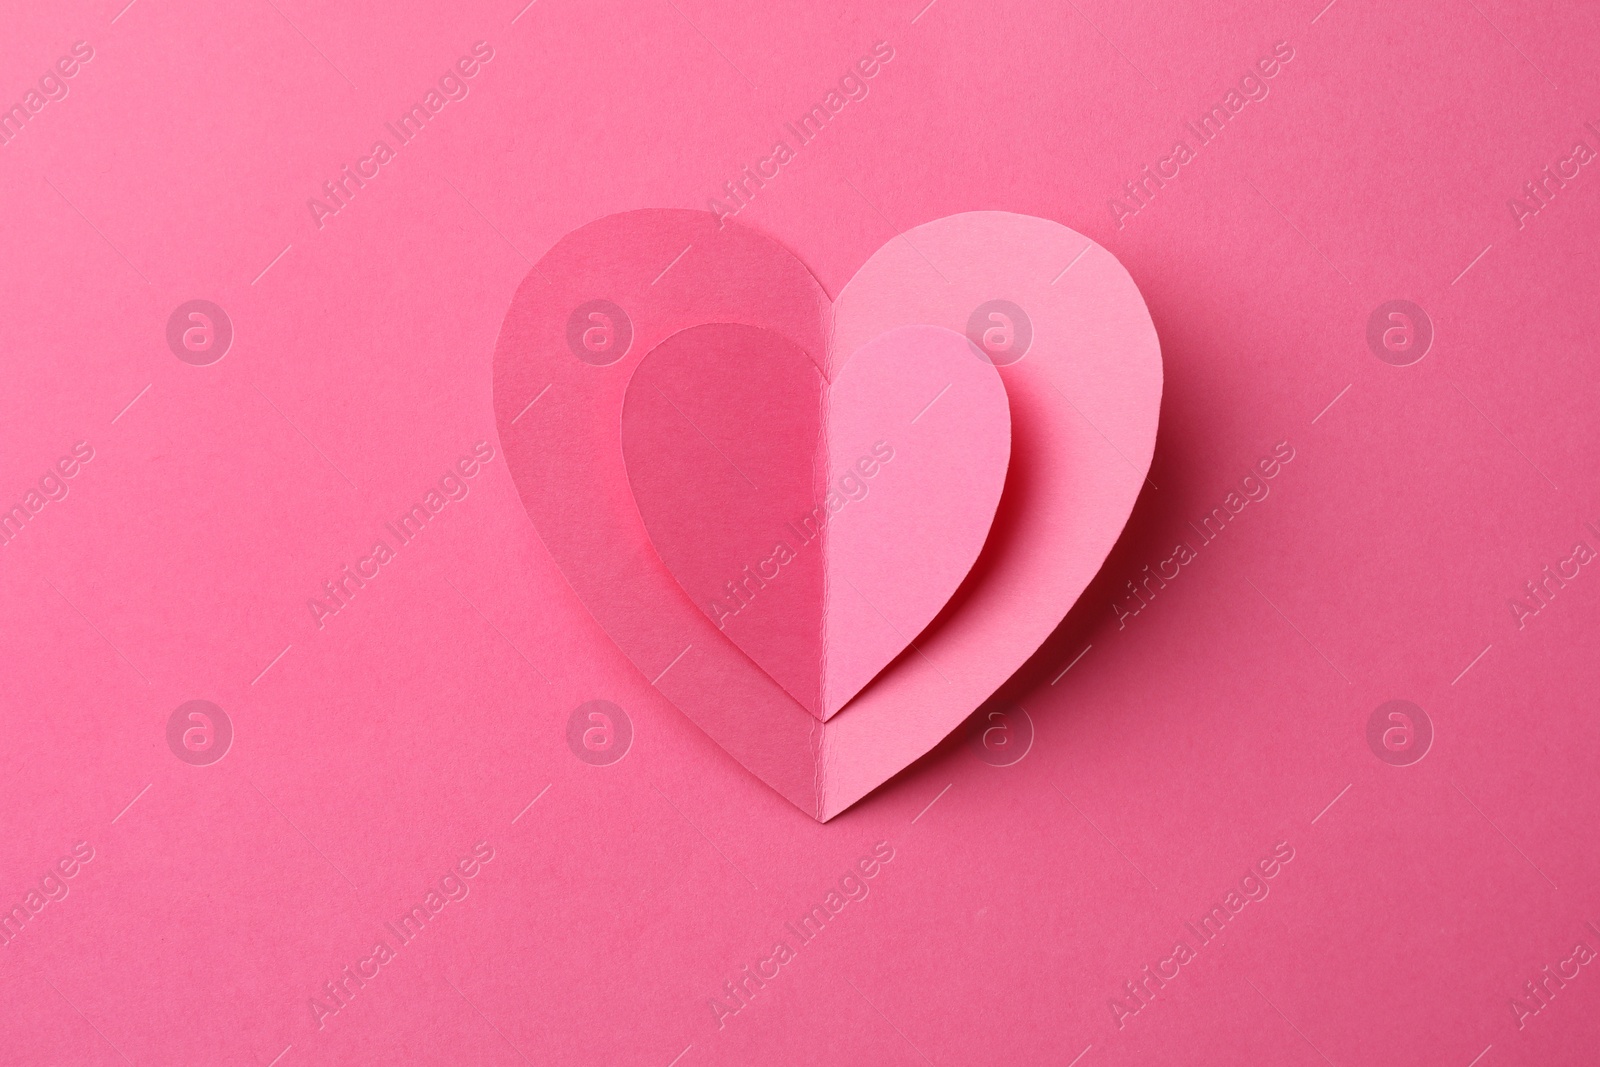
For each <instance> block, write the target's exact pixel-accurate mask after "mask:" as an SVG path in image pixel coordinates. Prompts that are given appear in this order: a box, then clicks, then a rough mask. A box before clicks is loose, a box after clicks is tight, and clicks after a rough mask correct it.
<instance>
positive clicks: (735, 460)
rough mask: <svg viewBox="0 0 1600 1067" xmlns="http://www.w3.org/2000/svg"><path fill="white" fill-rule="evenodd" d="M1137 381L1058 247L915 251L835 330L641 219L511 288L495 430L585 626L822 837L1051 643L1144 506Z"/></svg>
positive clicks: (1119, 301)
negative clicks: (1138, 501) (591, 624)
mask: <svg viewBox="0 0 1600 1067" xmlns="http://www.w3.org/2000/svg"><path fill="white" fill-rule="evenodd" d="M1161 381H1162V379H1161V358H1160V349H1159V345H1158V343H1157V340H1156V335H1155V329H1154V327H1153V325H1152V323H1151V321H1150V316H1149V313H1148V311H1147V310H1146V308H1145V305H1144V302H1143V300H1142V299H1141V298H1140V296H1139V292H1138V289H1137V288H1136V287H1135V285H1134V284H1133V281H1132V279H1131V278H1130V277H1129V276H1128V274H1127V272H1126V271H1125V270H1124V269H1123V268H1122V266H1121V265H1120V264H1119V263H1118V262H1117V261H1116V259H1115V258H1114V257H1113V256H1111V255H1110V253H1108V252H1106V251H1105V250H1104V249H1103V248H1100V247H1099V246H1097V245H1095V244H1094V243H1093V242H1091V241H1089V240H1088V239H1087V238H1085V237H1083V236H1081V235H1080V234H1078V233H1076V232H1074V231H1072V230H1070V229H1067V228H1066V227H1064V226H1060V225H1058V224H1056V223H1052V222H1049V221H1046V220H1043V219H1037V218H1030V217H1027V216H1021V215H1013V214H1008V213H1004V212H972V213H968V214H962V215H955V216H951V217H949V218H944V219H939V220H937V221H935V222H930V223H927V224H925V225H922V226H919V227H916V228H915V229H912V230H910V231H907V232H906V233H905V234H904V235H903V236H901V237H897V238H895V239H894V240H892V241H891V242H889V243H888V244H887V245H885V246H884V247H883V248H881V249H879V250H878V252H876V253H875V254H874V255H873V256H872V258H871V259H869V260H868V261H867V263H866V264H865V265H864V266H863V267H862V268H861V270H860V271H859V272H858V273H857V274H856V276H855V277H854V278H853V279H852V280H851V281H850V282H849V283H848V284H847V285H846V286H845V288H844V290H843V291H842V292H841V293H840V294H839V296H838V298H837V299H836V300H834V301H831V302H830V301H829V299H828V297H827V295H826V294H825V293H824V292H823V291H822V289H821V287H820V286H819V285H818V284H817V282H816V280H815V279H814V278H812V276H811V275H810V273H809V272H808V271H807V270H806V268H805V267H804V265H803V264H801V263H800V261H799V260H798V259H796V258H795V257H794V256H793V255H792V254H791V253H790V252H788V251H787V250H786V249H785V248H783V247H782V246H781V245H779V244H777V243H776V242H773V241H771V240H770V239H768V238H765V237H762V236H761V235H759V234H757V233H754V232H753V231H750V230H748V229H745V228H742V227H740V226H738V225H736V224H731V223H730V224H725V225H722V226H719V225H718V223H717V220H716V219H715V218H714V217H713V216H711V215H709V214H706V213H701V212H694V211H676V210H647V211H635V212H628V213H625V214H621V215H614V216H610V217H608V218H604V219H601V220H599V221H597V222H594V223H591V224H590V225H588V226H585V227H583V228H582V229H579V230H577V231H575V232H573V233H571V234H569V235H568V236H567V237H565V238H563V239H562V240H561V241H560V242H559V243H557V245H556V246H555V247H554V248H552V249H551V250H550V251H549V253H547V254H546V255H545V256H544V258H543V259H541V260H540V261H539V263H538V264H537V265H536V266H535V268H534V269H533V270H532V271H530V272H529V274H528V277H527V278H526V279H525V280H524V282H523V283H522V285H521V286H520V287H519V288H518V290H517V293H516V295H515V296H514V298H513V300H512V304H511V308H510V310H509V311H508V312H507V314H506V318H505V321H504V323H503V324H502V327H501V333H500V338H499V341H498V344H497V347H496V352H495V415H496V421H497V424H498V428H499V433H500V438H501V442H502V445H503V448H504V450H505V453H506V457H507V463H508V467H509V469H510V470H511V473H512V476H513V478H514V480H515V482H516V485H517V488H518V491H519V493H520V494H521V498H522V501H523V504H524V506H525V507H526V508H527V510H528V514H529V516H530V518H531V519H532V520H533V523H534V526H535V527H536V529H537V530H538V532H539V534H540V536H541V538H542V539H543V540H544V542H545V544H546V546H547V547H548V548H549V550H550V552H551V554H552V556H553V557H554V559H555V561H556V563H557V565H558V566H559V567H560V568H561V571H562V573H563V574H564V575H565V576H566V578H567V580H568V582H569V583H570V584H571V586H572V588H573V590H574V591H575V592H576V593H577V595H578V597H579V598H580V599H581V600H582V601H583V603H584V604H585V605H586V606H587V607H588V609H589V611H590V613H591V614H592V615H593V616H594V617H595V619H596V621H597V622H599V624H600V625H601V626H602V628H604V629H605V631H606V632H607V634H608V635H609V636H610V637H611V638H612V640H613V641H615V642H616V643H617V645H618V646H619V647H620V648H621V649H622V651H623V652H624V653H625V654H626V655H627V656H628V658H629V659H630V660H631V661H632V662H633V663H634V664H635V666H637V667H638V668H639V670H640V671H641V672H642V673H643V674H644V676H645V677H646V678H647V679H650V680H651V681H652V682H653V684H654V685H655V686H656V687H657V688H658V689H659V690H660V691H661V692H662V693H663V694H664V695H666V696H667V697H668V699H670V700H671V701H672V702H673V703H674V704H675V705H676V706H677V707H678V708H679V709H680V710H682V711H683V713H684V714H685V715H687V716H688V717H689V718H690V719H691V720H692V721H693V722H695V723H696V724H697V725H698V726H699V727H700V728H701V729H702V730H704V731H705V732H706V733H707V734H708V735H709V736H710V737H712V739H714V740H715V741H716V742H717V743H718V744H719V745H721V746H722V747H723V748H724V749H725V750H726V751H727V752H728V753H729V754H730V755H732V756H733V757H734V758H735V759H737V760H738V761H739V762H740V763H742V764H743V765H744V766H745V767H746V768H747V769H749V770H750V771H751V772H752V773H754V774H755V775H757V776H758V777H759V778H761V779H762V780H763V781H765V782H766V783H767V784H768V785H770V786H771V787H772V788H773V789H775V790H777V791H778V792H779V793H781V794H782V795H783V796H785V797H786V798H788V799H789V800H790V801H791V802H793V803H794V804H795V805H796V806H798V807H799V808H801V810H803V811H805V812H806V813H807V814H809V815H811V816H812V817H814V818H816V819H819V820H827V819H829V818H832V817H833V816H834V815H836V814H838V813H839V812H840V811H843V810H844V809H845V808H847V807H848V806H850V805H851V804H853V803H854V802H855V801H857V800H859V799H860V798H861V797H862V796H864V795H866V794H867V793H868V792H870V791H871V790H872V789H873V788H875V787H876V786H878V785H879V784H881V783H882V782H884V781H885V780H887V779H888V778H889V777H891V776H892V775H894V774H895V773H896V772H897V771H899V770H901V769H902V768H904V767H905V766H906V765H907V764H909V763H910V762H912V761H913V760H915V759H916V758H917V757H918V756H920V755H922V754H923V753H925V752H927V751H928V750H929V749H930V748H932V747H933V746H934V745H935V744H937V743H938V741H939V740H940V739H941V738H943V737H944V736H945V735H946V734H948V733H949V732H950V731H951V730H952V729H954V728H955V727H956V726H958V725H959V724H960V723H961V722H962V721H963V720H964V719H965V718H966V717H967V716H968V715H969V714H971V712H972V711H973V710H974V709H975V708H977V707H978V705H979V704H981V703H982V702H983V701H984V700H985V699H986V698H987V697H988V696H989V695H990V694H991V693H993V692H994V690H995V689H996V688H998V687H999V686H1000V685H1001V684H1002V683H1003V682H1004V681H1005V680H1006V679H1007V678H1008V677H1009V676H1010V675H1011V674H1012V673H1013V672H1014V671H1015V670H1016V669H1017V668H1018V667H1019V666H1020V665H1021V664H1022V663H1023V662H1024V661H1025V660H1026V659H1027V658H1028V656H1029V655H1031V654H1032V653H1033V651H1034V650H1036V649H1037V648H1038V646H1039V645H1040V643H1041V642H1043V640H1044V639H1045V638H1046V637H1047V636H1048V635H1049V634H1050V632H1051V630H1053V629H1054V628H1055V626H1056V625H1057V624H1058V623H1059V622H1060V620H1061V618H1062V617H1063V616H1064V615H1065V614H1066V612H1067V610H1068V609H1069V608H1070V607H1071V606H1072V604H1073V602H1074V601H1075V600H1076V599H1077V597H1078V596H1079V594H1080V593H1081V592H1082V591H1083V589H1084V587H1085V586H1086V585H1087V584H1088V582H1089V580H1090V579H1091V578H1092V577H1093V576H1094V574H1095V572H1096V571H1097V570H1098V569H1099V567H1100V564H1101V563H1102V562H1103V560H1104V559H1105V556H1106V553H1107V552H1108V551H1109V550H1110V548H1111V545H1112V544H1113V543H1114V542H1115V540H1116V538H1117V536H1118V534H1119V533H1120V532H1121V530H1122V527H1123V524H1124V523H1125V522H1126V520H1127V517H1128V514H1129V512H1130V511H1131V509H1132V507H1133V502H1134V500H1135V498H1136V497H1137V495H1138V492H1139V488H1140V486H1141V484H1142V483H1143V481H1144V476H1145V472H1146V470H1147V469H1148V467H1149V463H1150V457H1151V452H1152V450H1153V448H1154V444H1155V433H1156V421H1157V416H1158V412H1159V407H1160V399H1161Z"/></svg>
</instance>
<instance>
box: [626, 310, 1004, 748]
mask: <svg viewBox="0 0 1600 1067" xmlns="http://www.w3.org/2000/svg"><path fill="white" fill-rule="evenodd" d="M1010 451H1011V419H1010V412H1009V410H1008V408H1007V406H1006V394H1005V386H1004V385H1003V384H1002V383H1001V381H1000V374H999V372H998V371H997V370H996V369H995V368H994V365H993V364H992V363H990V362H989V361H988V360H986V359H983V358H980V357H979V356H978V355H977V353H975V352H974V350H973V348H972V346H971V344H969V343H968V341H967V339H966V338H965V337H963V336H961V335H960V334H957V333H953V332H951V331H949V330H945V329H941V328H939V327H937V326H906V327H902V328H900V329H898V330H893V331H890V332H889V333H887V334H884V335H883V336H881V337H878V338H876V339H875V340H872V341H870V342H868V343H867V344H866V345H864V346H862V347H861V349H859V350H858V351H857V352H856V353H855V354H854V355H853V356H852V357H851V358H850V359H849V360H848V361H847V362H846V363H845V364H844V366H843V367H842V368H841V369H840V370H839V371H838V373H837V375H836V376H835V377H834V378H833V380H832V381H829V380H828V379H826V378H824V377H823V372H822V368H821V367H819V366H818V364H817V361H815V360H814V359H813V358H812V356H810V355H809V354H807V353H806V352H804V351H802V350H801V349H799V348H798V347H796V346H795V345H794V344H792V343H790V342H789V341H787V340H786V339H785V338H784V337H783V336H782V335H780V334H777V333H774V332H772V331H770V330H762V329H759V328H757V327H753V326H742V325H733V324H710V325H705V326H697V327H695V328H693V329H690V330H685V331H683V332H682V333H678V334H674V335H673V336H671V337H669V338H667V340H665V341H663V342H662V343H661V344H660V345H658V346H656V348H655V349H654V350H652V351H651V352H650V354H649V355H648V356H646V357H645V358H644V360H643V361H642V362H641V363H640V364H639V366H638V369H637V370H635V371H634V373H633V377H632V380H631V382H630V384H629V386H628V391H627V398H626V400H625V402H624V405H623V409H622V453H623V458H624V460H625V462H626V464H627V471H628V478H629V481H630V483H631V485H632V487H633V496H634V499H635V500H636V501H637V502H638V505H639V512H640V515H641V516H642V517H643V519H644V524H645V528H646V529H647V530H648V531H649V533H650V540H651V542H652V543H653V544H654V546H655V549H656V552H657V553H658V554H659V555H660V557H661V560H662V562H663V563H665V564H666V567H667V569H668V570H669V571H671V572H672V575H673V577H674V578H676V579H677V581H678V584H679V585H681V586H682V587H683V590H684V592H685V593H687V594H688V595H689V599H690V600H692V601H693V602H694V603H695V605H696V606H697V607H699V608H700V609H701V611H703V612H704V613H705V614H706V617H707V618H709V619H710V620H711V622H712V623H714V624H715V625H716V627H717V629H718V630H720V631H721V632H722V633H723V635H724V636H726V637H727V638H728V639H729V640H731V641H732V642H733V643H734V644H735V645H737V646H738V647H739V648H740V649H741V650H743V651H744V653H745V654H746V655H747V656H749V657H750V659H751V660H753V661H754V662H755V663H756V665H757V666H759V667H760V668H761V669H762V670H764V671H765V672H766V673H767V674H769V675H771V676H772V678H773V679H774V680H775V681H777V682H778V684H779V685H781V686H783V688H784V689H785V690H786V691H787V692H788V693H789V695H790V696H792V697H794V699H795V700H796V701H798V702H799V703H800V704H801V706H802V707H804V708H805V709H806V710H807V711H809V712H810V713H811V714H813V715H815V716H816V717H817V718H818V719H823V720H826V719H828V718H830V717H831V716H833V715H834V714H835V713H836V712H838V711H839V709H840V708H842V707H843V706H844V705H845V703H846V702H847V701H849V700H850V698H851V697H854V696H855V695H856V694H857V693H858V692H860V690H861V688H862V687H863V686H865V685H866V684H867V683H868V682H870V681H871V680H872V679H873V678H874V677H876V676H877V675H878V674H879V673H880V672H881V671H882V670H883V668H884V667H886V666H888V664H889V662H890V661H891V660H893V659H894V658H895V657H896V656H898V655H899V654H900V653H901V652H903V651H905V649H906V647H907V645H909V644H910V643H911V641H912V639H913V638H915V637H916V636H917V634H919V633H921V632H922V630H923V628H924V627H925V626H927V625H928V623H929V622H931V621H932V620H933V617H934V616H935V615H937V614H938V612H939V609H940V608H942V607H943V606H944V605H945V602H946V601H948V600H949V599H950V596H951V595H952V594H953V593H954V592H955V591H956V587H957V586H958V585H960V584H961V580H962V579H963V578H965V577H966V575H967V571H968V570H969V569H971V567H972V563H973V561H974V560H975V559H977V557H978V551H979V549H981V548H982V547H983V543H984V540H985V538H987V536H988V534H989V524H990V521H991V520H992V519H993V518H994V511H995V505H996V504H998V503H999V501H1000V489H1001V486H1002V485H1003V484H1004V483H1005V471H1006V462H1007V460H1008V459H1009V456H1010Z"/></svg>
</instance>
